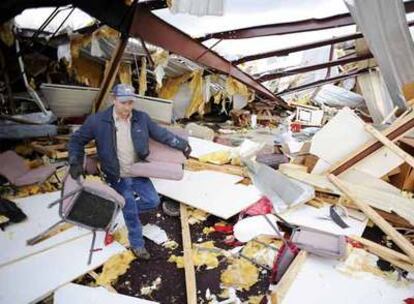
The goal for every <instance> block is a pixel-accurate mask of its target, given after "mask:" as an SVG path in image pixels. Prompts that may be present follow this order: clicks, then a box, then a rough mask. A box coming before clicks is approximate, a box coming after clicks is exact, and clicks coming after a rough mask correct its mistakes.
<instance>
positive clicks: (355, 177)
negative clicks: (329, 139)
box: [283, 169, 414, 225]
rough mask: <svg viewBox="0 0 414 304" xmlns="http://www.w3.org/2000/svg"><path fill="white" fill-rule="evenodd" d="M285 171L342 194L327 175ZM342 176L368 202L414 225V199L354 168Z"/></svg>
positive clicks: (326, 189) (287, 173) (349, 186)
mask: <svg viewBox="0 0 414 304" xmlns="http://www.w3.org/2000/svg"><path fill="white" fill-rule="evenodd" d="M283 173H284V174H286V175H287V176H289V177H291V178H294V179H297V180H299V181H302V182H304V183H307V184H309V185H311V186H314V187H316V190H320V191H324V192H328V193H333V194H341V192H340V191H339V190H338V189H337V188H336V187H335V186H334V185H333V184H332V183H331V182H330V181H329V180H328V178H327V177H326V176H325V175H316V174H308V173H306V172H300V171H298V170H286V169H284V170H283ZM340 178H341V180H342V181H343V182H344V183H345V185H346V186H347V187H348V188H349V189H350V190H351V191H352V193H354V194H355V195H356V196H357V197H359V199H360V200H362V201H364V202H365V203H366V204H368V205H370V206H372V207H375V208H377V209H379V210H383V211H385V212H395V213H396V214H398V215H399V216H401V217H402V218H405V219H406V220H407V221H409V222H410V223H411V224H412V225H414V199H410V198H407V197H403V196H402V195H401V192H400V191H399V189H397V188H395V187H393V186H391V185H390V184H388V183H387V182H385V181H383V180H381V179H379V178H375V177H372V176H370V175H368V174H365V173H363V172H359V171H356V170H352V169H351V170H348V171H347V172H344V173H343V174H341V176H340Z"/></svg>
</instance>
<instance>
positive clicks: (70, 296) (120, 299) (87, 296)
mask: <svg viewBox="0 0 414 304" xmlns="http://www.w3.org/2000/svg"><path fill="white" fill-rule="evenodd" d="M53 303H54V304H86V303H91V304H92V303H96V304H156V303H158V302H153V301H148V300H144V299H139V298H135V297H130V296H125V295H122V294H118V293H113V292H109V291H107V290H106V289H105V288H104V287H88V286H83V285H78V284H73V283H69V284H66V285H65V286H63V287H60V288H59V289H58V290H56V291H55V294H54V295H53Z"/></svg>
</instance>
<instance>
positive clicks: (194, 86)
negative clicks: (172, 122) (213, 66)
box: [185, 70, 204, 118]
mask: <svg viewBox="0 0 414 304" xmlns="http://www.w3.org/2000/svg"><path fill="white" fill-rule="evenodd" d="M190 89H191V91H192V92H193V94H192V97H191V101H190V104H189V105H188V107H187V110H186V111H185V117H186V118H189V117H190V116H191V115H193V114H194V113H196V112H198V113H199V114H200V115H203V114H204V98H203V70H196V71H194V72H193V79H192V80H191V82H190Z"/></svg>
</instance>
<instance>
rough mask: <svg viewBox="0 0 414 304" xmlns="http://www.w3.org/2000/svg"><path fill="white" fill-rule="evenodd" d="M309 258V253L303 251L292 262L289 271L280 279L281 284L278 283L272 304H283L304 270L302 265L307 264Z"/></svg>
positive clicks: (273, 293)
mask: <svg viewBox="0 0 414 304" xmlns="http://www.w3.org/2000/svg"><path fill="white" fill-rule="evenodd" d="M307 257H308V253H307V251H304V250H301V251H300V252H299V253H298V255H297V256H296V257H295V259H294V260H293V261H292V263H291V264H290V266H289V268H288V270H287V271H286V272H285V274H284V275H283V277H282V278H281V279H280V281H279V283H277V285H276V286H275V289H274V290H273V292H272V294H271V296H270V297H271V303H272V304H281V303H282V302H283V299H284V297H285V296H286V294H287V292H288V290H289V288H290V286H291V285H292V283H293V281H294V280H295V278H296V276H297V275H298V273H299V271H300V269H301V268H302V265H303V264H304V263H305V261H306V258H307Z"/></svg>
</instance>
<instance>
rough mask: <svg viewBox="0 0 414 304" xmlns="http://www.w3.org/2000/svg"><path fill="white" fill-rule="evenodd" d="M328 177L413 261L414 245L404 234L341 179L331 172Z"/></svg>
mask: <svg viewBox="0 0 414 304" xmlns="http://www.w3.org/2000/svg"><path fill="white" fill-rule="evenodd" d="M328 178H329V180H330V181H331V182H332V183H333V184H334V185H335V186H336V187H338V189H339V190H341V191H342V192H343V193H344V194H345V195H346V196H348V197H349V198H350V199H351V200H352V201H353V203H354V204H355V205H356V206H357V207H358V208H359V209H360V210H361V211H362V212H364V213H365V215H366V216H368V218H369V219H370V220H371V221H373V222H374V223H375V224H376V225H377V226H378V227H379V228H380V229H381V230H382V231H384V232H385V233H386V234H387V235H388V236H389V237H390V238H391V239H392V240H393V241H394V242H395V244H396V245H397V246H398V247H400V248H401V250H403V251H404V252H405V253H406V254H407V255H408V256H409V257H410V260H411V261H412V262H414V246H413V245H412V244H411V243H410V242H409V241H408V240H407V239H406V238H404V236H402V235H401V234H400V233H399V232H398V231H397V230H395V229H394V227H392V226H391V225H390V224H389V223H388V222H387V221H386V220H384V218H382V217H381V216H380V215H379V214H378V213H377V212H376V211H375V210H374V209H373V208H372V207H371V206H369V205H368V204H367V203H365V202H363V201H361V200H360V199H358V198H357V197H356V196H355V195H354V194H353V193H352V191H350V190H349V189H348V188H347V186H345V184H344V182H343V181H341V180H340V179H339V178H337V177H336V176H334V175H333V174H330V175H329V176H328Z"/></svg>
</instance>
